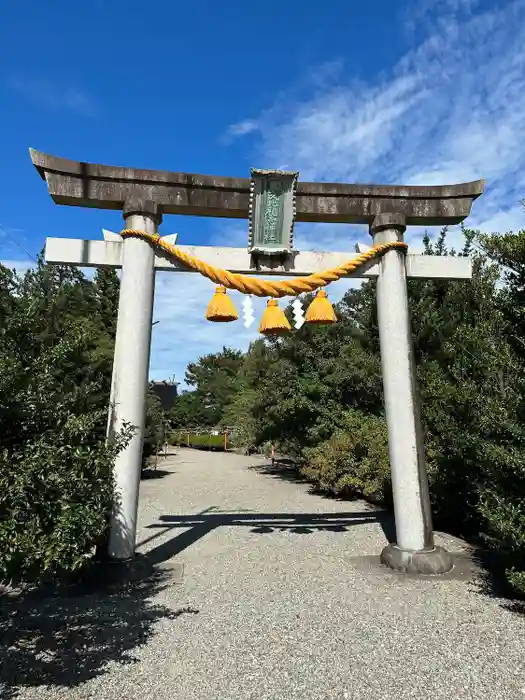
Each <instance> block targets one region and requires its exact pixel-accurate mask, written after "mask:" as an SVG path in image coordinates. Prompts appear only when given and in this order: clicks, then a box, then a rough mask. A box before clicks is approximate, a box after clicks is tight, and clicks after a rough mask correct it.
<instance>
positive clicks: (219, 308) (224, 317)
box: [206, 287, 239, 323]
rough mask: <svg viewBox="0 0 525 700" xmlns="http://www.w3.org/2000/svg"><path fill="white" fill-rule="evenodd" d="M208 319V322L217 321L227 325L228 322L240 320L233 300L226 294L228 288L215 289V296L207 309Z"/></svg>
mask: <svg viewBox="0 0 525 700" xmlns="http://www.w3.org/2000/svg"><path fill="white" fill-rule="evenodd" d="M206 318H207V319H208V321H215V322H216V323H227V322H228V321H236V320H237V319H238V318H239V316H238V314H237V311H236V310H235V306H234V305H233V302H232V300H231V299H230V297H229V296H228V295H227V294H226V287H217V288H216V289H215V294H214V295H213V297H212V298H211V301H210V303H209V304H208V308H207V309H206Z"/></svg>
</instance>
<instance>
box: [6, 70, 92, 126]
mask: <svg viewBox="0 0 525 700" xmlns="http://www.w3.org/2000/svg"><path fill="white" fill-rule="evenodd" d="M8 85H9V87H10V88H11V89H12V90H14V91H15V92H17V93H19V94H20V95H22V96H23V97H24V98H25V99H26V100H28V101H30V102H32V103H34V104H37V105H38V106H39V107H42V108H44V109H47V110H51V111H62V110H66V111H69V112H74V113H76V114H79V115H81V116H84V117H95V116H97V115H98V114H99V113H100V105H99V104H98V102H97V101H96V100H95V98H94V97H93V96H92V95H90V94H89V93H88V92H87V91H86V90H83V89H81V88H79V87H76V86H71V85H59V84H57V83H55V82H52V81H50V80H46V79H41V78H34V77H30V76H27V75H12V76H11V77H10V78H9V80H8Z"/></svg>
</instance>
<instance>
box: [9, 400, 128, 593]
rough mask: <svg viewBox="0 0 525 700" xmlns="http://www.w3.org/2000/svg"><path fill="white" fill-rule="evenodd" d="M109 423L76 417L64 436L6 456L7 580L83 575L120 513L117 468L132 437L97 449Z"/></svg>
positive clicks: (97, 416) (63, 431) (44, 438)
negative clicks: (97, 434) (99, 427)
mask: <svg viewBox="0 0 525 700" xmlns="http://www.w3.org/2000/svg"><path fill="white" fill-rule="evenodd" d="M105 417H106V412H105V411H104V413H103V415H100V414H91V415H89V416H88V415H84V416H77V417H75V416H70V418H69V419H68V420H67V421H66V422H65V425H63V426H62V427H61V428H60V429H59V430H58V431H57V432H56V433H54V434H53V435H43V436H42V437H40V438H38V439H36V440H34V441H32V442H29V443H27V444H26V445H25V446H24V447H23V448H21V449H17V450H12V451H10V450H7V449H4V450H2V451H1V452H0V580H1V581H13V582H19V581H33V582H38V581H45V580H49V579H51V578H54V577H61V576H63V575H65V574H66V575H70V574H74V573H75V572H78V571H79V570H80V569H82V568H83V567H84V565H86V564H87V563H88V562H89V560H90V559H91V557H92V554H93V550H94V548H95V546H96V545H97V543H98V541H99V540H100V538H101V537H102V536H103V534H104V532H105V530H106V527H107V522H108V517H109V515H110V513H111V508H112V505H113V478H112V465H113V462H114V459H115V456H116V454H117V452H118V451H119V449H121V448H122V447H123V445H124V444H125V442H126V440H127V439H128V438H129V437H130V435H131V432H132V431H131V430H128V431H126V433H124V434H122V435H119V436H118V437H117V438H116V440H115V441H114V443H113V444H112V445H106V444H105V443H104V442H103V441H99V442H97V443H95V444H89V442H88V436H89V433H90V431H91V430H93V428H94V427H95V426H96V424H97V423H98V422H99V421H100V420H104V419H105Z"/></svg>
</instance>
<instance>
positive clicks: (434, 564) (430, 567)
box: [381, 544, 454, 576]
mask: <svg viewBox="0 0 525 700" xmlns="http://www.w3.org/2000/svg"><path fill="white" fill-rule="evenodd" d="M381 563H382V564H384V565H385V566H388V567H389V568H390V569H394V570H395V571H402V572H403V573H406V574H425V575H427V576H431V575H437V574H446V573H448V572H449V571H451V569H452V567H453V566H454V561H453V559H452V555H451V554H450V553H449V552H447V550H446V549H443V547H434V548H433V549H428V550H424V549H422V550H419V551H416V552H411V551H409V550H406V549H400V548H399V547H398V546H397V545H395V544H389V545H387V546H386V547H385V548H384V549H383V551H382V552H381Z"/></svg>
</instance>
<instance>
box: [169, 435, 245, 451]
mask: <svg viewBox="0 0 525 700" xmlns="http://www.w3.org/2000/svg"><path fill="white" fill-rule="evenodd" d="M169 443H170V445H178V446H180V447H188V433H187V432H184V431H175V432H173V433H171V435H170V436H169ZM232 446H233V443H232V440H231V439H230V438H228V447H232ZM189 447H195V448H197V449H221V450H222V449H224V435H223V434H221V435H209V434H207V433H201V434H197V435H194V434H190V444H189Z"/></svg>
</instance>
